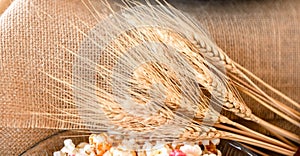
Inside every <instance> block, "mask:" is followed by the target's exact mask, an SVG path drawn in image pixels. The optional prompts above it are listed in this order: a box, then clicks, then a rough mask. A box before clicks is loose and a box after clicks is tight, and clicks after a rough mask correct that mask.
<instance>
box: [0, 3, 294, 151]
mask: <svg viewBox="0 0 300 156" xmlns="http://www.w3.org/2000/svg"><path fill="white" fill-rule="evenodd" d="M82 3H83V5H85V6H86V8H88V10H89V12H90V13H91V14H92V15H93V18H94V20H96V21H97V24H96V25H95V26H94V27H93V28H91V27H89V26H88V24H86V23H84V22H83V21H82V20H80V18H78V23H79V24H78V23H68V21H66V23H67V24H71V25H73V28H74V29H75V30H77V31H78V32H80V33H81V35H82V36H83V41H82V42H81V43H80V45H79V46H78V48H77V49H78V50H77V51H75V50H73V49H71V48H69V47H68V46H66V45H67V44H68V41H61V43H60V42H56V43H55V44H56V46H57V47H58V49H62V50H63V51H64V52H63V53H59V52H57V53H56V54H54V55H52V54H49V55H47V54H46V55H45V56H43V58H42V60H39V61H41V62H43V63H42V64H40V63H38V64H39V67H38V68H37V70H38V74H37V75H35V76H33V77H35V78H36V79H39V76H41V77H43V78H45V77H46V78H45V80H43V82H40V83H39V84H38V85H40V87H41V90H43V94H45V95H43V94H37V96H49V99H51V101H52V102H51V103H50V102H49V103H47V102H46V103H47V105H45V106H39V107H38V108H37V107H29V106H28V108H26V109H24V110H23V111H22V112H17V113H16V112H9V113H8V115H11V114H14V115H16V114H18V115H19V116H21V117H20V118H22V119H20V120H26V122H21V123H16V124H14V125H13V126H15V127H33V128H34V127H41V128H57V129H76V130H80V131H82V133H91V132H94V133H97V132H100V131H106V132H107V133H108V134H110V135H112V136H116V137H115V138H114V139H115V140H119V141H120V142H122V140H123V139H129V138H133V139H135V141H136V143H137V145H139V143H141V145H142V143H143V142H145V141H146V140H148V141H157V140H163V141H165V142H166V143H180V142H199V141H200V140H212V139H215V138H220V139H229V140H235V141H239V142H241V143H244V144H247V145H251V146H256V147H259V149H263V150H261V151H258V150H257V151H258V152H259V153H264V149H267V150H271V151H274V152H276V153H279V154H283V155H293V154H294V153H295V152H296V151H297V148H298V147H297V146H299V143H300V136H299V135H297V134H295V133H294V132H291V131H288V130H285V129H283V128H280V127H278V126H275V125H272V124H270V123H268V122H266V121H264V120H263V119H261V118H260V117H259V116H257V115H255V114H253V113H252V111H251V109H250V108H249V107H248V105H250V104H249V103H245V102H244V100H243V99H242V97H241V95H240V94H241V93H242V94H245V95H247V96H248V97H250V98H252V99H254V100H255V101H256V102H255V103H254V104H255V105H262V106H264V107H266V108H268V109H269V110H270V111H272V112H274V113H276V114H277V115H279V116H280V117H282V118H283V119H285V120H287V121H288V122H290V123H291V124H293V125H295V126H297V127H298V128H299V127H300V113H299V112H298V111H297V110H299V109H300V105H299V103H297V102H295V101H294V100H292V99H291V98H289V97H287V96H285V95H284V94H282V93H281V92H280V91H278V90H276V89H275V88H273V87H272V86H270V85H268V84H267V83H265V82H264V81H262V80H261V79H260V78H258V77H257V76H255V75H254V74H252V73H251V72H250V71H248V70H247V69H245V68H244V67H242V66H241V65H239V64H238V63H236V62H235V61H234V60H231V59H230V58H229V57H228V56H227V55H226V52H224V51H223V50H222V49H220V48H219V47H218V46H217V45H216V43H215V42H214V41H213V39H212V38H211V37H210V35H209V33H208V32H207V31H206V30H204V29H203V28H202V27H201V23H199V22H198V21H197V20H195V19H193V18H192V17H190V16H189V15H188V14H185V13H183V12H181V11H180V10H177V9H176V8H174V7H173V6H172V5H170V4H168V3H167V2H160V1H156V2H155V3H150V2H149V1H145V2H143V3H140V2H136V1H125V2H123V3H120V5H116V6H117V7H120V8H121V9H120V10H119V11H115V9H114V8H112V7H111V6H110V4H109V3H108V2H106V1H100V2H98V3H101V5H103V6H105V8H103V9H106V10H108V11H109V12H110V15H109V16H107V17H103V16H102V15H101V13H100V12H99V10H97V9H95V7H94V5H93V4H92V3H90V1H82ZM31 5H33V6H34V5H35V4H31ZM36 10H37V11H36V12H37V14H44V15H46V16H47V18H50V19H52V20H53V21H55V20H57V18H59V17H53V16H51V13H49V12H44V11H43V10H40V9H38V8H37V9H36ZM40 17H41V16H40ZM37 18H39V16H37ZM41 18H42V17H41ZM78 25H80V26H78ZM57 29H60V28H59V27H57ZM86 30H89V31H88V32H87V31H86ZM70 39H71V40H72V38H70ZM49 42H51V41H49ZM33 44H35V43H33ZM41 44H48V43H47V42H45V43H41ZM50 51H51V49H50ZM46 53H47V52H46ZM49 53H52V52H49ZM54 53H55V52H54ZM48 57H49V58H48ZM66 58H68V59H66ZM43 59H45V60H47V61H44V60H43ZM0 63H1V62H0ZM3 63H5V61H3ZM33 63H34V62H33ZM44 63H45V64H44ZM50 66H53V67H62V66H63V68H51V67H50ZM25 86H26V85H25ZM259 86H263V87H264V90H263V89H261V88H260V87H259ZM266 92H268V93H270V92H272V94H276V95H278V97H280V98H281V99H284V100H283V102H281V101H279V100H278V99H275V98H274V97H272V96H270V95H269V94H267V93H266ZM254 104H253V105H254ZM14 107H15V108H18V106H14ZM294 108H296V109H294ZM221 111H227V112H232V113H233V114H234V115H236V116H238V117H240V118H242V119H244V120H249V121H251V122H254V123H257V124H259V125H260V126H262V127H263V128H265V129H266V130H268V131H270V132H271V133H272V134H273V136H272V137H271V136H268V135H265V134H262V133H259V132H257V131H254V130H252V129H250V128H248V127H247V125H243V124H240V123H237V122H234V121H232V120H230V119H229V118H228V117H226V116H224V115H222V113H220V112H221ZM4 115H5V114H4ZM24 118H26V119H24ZM17 119H18V118H17ZM3 121H4V119H3ZM41 121H43V122H41ZM45 121H46V122H45ZM3 123H4V125H5V124H6V123H7V125H8V123H9V121H4V122H3ZM28 125H29V126H28ZM2 126H3V125H2ZM133 148H139V146H137V147H133Z"/></svg>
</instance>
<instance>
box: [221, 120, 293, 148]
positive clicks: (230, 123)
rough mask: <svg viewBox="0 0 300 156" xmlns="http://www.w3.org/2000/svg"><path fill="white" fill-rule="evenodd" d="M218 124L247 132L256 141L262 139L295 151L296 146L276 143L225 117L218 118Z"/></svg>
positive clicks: (276, 141)
mask: <svg viewBox="0 0 300 156" xmlns="http://www.w3.org/2000/svg"><path fill="white" fill-rule="evenodd" d="M220 122H221V123H225V124H229V125H233V126H235V127H237V128H239V129H241V130H243V131H246V132H249V133H251V134H252V135H251V136H253V135H254V137H255V138H257V139H260V140H262V139H263V140H265V141H268V142H269V143H275V144H277V145H279V146H282V147H285V148H288V149H290V150H296V148H295V147H296V146H294V145H293V144H291V143H290V142H285V143H283V142H280V141H278V140H276V139H274V138H271V137H268V136H266V135H264V134H261V133H259V132H256V131H254V130H252V129H250V128H248V127H245V126H244V125H241V124H239V123H236V122H233V121H231V120H229V119H228V118H227V117H225V116H220Z"/></svg>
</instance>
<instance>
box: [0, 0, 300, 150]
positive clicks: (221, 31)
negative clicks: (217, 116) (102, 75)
mask: <svg viewBox="0 0 300 156" xmlns="http://www.w3.org/2000/svg"><path fill="white" fill-rule="evenodd" d="M170 3H171V4H173V5H175V7H176V8H178V9H180V10H182V11H185V12H186V13H188V14H190V15H192V16H194V17H195V18H196V19H197V20H199V21H200V22H201V23H202V25H203V26H204V27H205V28H206V29H207V30H208V31H209V32H210V34H211V36H212V38H213V39H214V40H215V41H216V43H217V44H218V45H219V47H220V48H221V49H223V50H224V51H225V52H226V53H227V54H228V55H229V56H230V57H231V58H232V59H233V60H235V61H237V62H238V63H240V64H241V65H243V66H244V67H245V68H247V69H249V70H250V71H252V72H253V73H255V74H256V75H257V76H258V77H260V78H262V79H263V80H265V81H266V82H267V83H269V84H271V85H272V86H274V87H275V88H277V89H279V90H280V91H282V92H283V93H285V94H286V95H288V96H290V97H291V98H293V99H295V100H296V101H300V97H299V93H300V79H299V77H300V72H299V66H300V62H299V61H298V60H299V59H300V21H299V19H300V10H299V8H300V1H297V0H294V1H263V2H257V1H208V2H206V1H205V2H202V1H192V0H188V1H179V0H178V1H170ZM93 5H94V7H95V8H96V9H97V10H98V11H99V14H101V17H102V18H104V17H105V16H107V15H108V13H109V11H108V9H107V8H106V7H104V6H103V5H101V4H100V3H93ZM99 20H101V18H99ZM95 24H97V20H95V18H94V16H93V14H92V13H91V12H90V10H88V9H87V8H86V6H84V5H83V4H82V3H81V2H80V1H76V0H74V1H40V0H30V1H22V0H16V1H14V2H13V3H12V4H11V5H10V7H9V8H8V9H7V10H6V11H5V12H4V13H3V14H2V15H1V17H0V40H1V42H0V49H1V50H0V58H1V59H0V104H1V107H0V112H1V113H0V132H1V133H0V135H1V141H0V142H1V144H0V155H18V154H20V153H22V152H23V151H25V150H27V149H28V148H30V147H32V146H33V145H34V144H36V143H37V142H38V141H40V140H43V139H44V138H46V137H47V136H50V135H52V134H54V133H56V132H57V131H58V130H56V129H76V128H82V127H80V126H78V125H73V124H69V123H65V122H62V121H59V120H51V119H49V118H48V117H41V116H37V115H35V114H33V113H29V112H39V113H40V112H42V113H56V111H57V110H54V109H53V107H52V105H56V106H59V107H61V108H62V109H64V110H71V109H72V108H70V106H69V105H67V104H65V103H64V102H62V101H57V100H56V99H55V98H53V96H50V95H49V89H50V90H51V89H52V90H54V91H56V93H57V95H58V96H62V95H63V94H62V93H61V92H59V91H57V90H55V88H51V86H49V84H53V83H55V82H53V80H51V79H50V78H49V77H47V76H45V74H43V73H42V72H41V71H45V72H47V73H50V74H52V75H55V76H57V77H58V78H64V77H65V75H66V74H69V73H66V72H65V71H67V70H69V71H70V69H72V63H70V64H68V63H66V62H72V61H73V58H72V57H71V56H70V55H69V53H68V52H67V51H66V49H64V48H62V47H61V46H58V45H63V46H64V47H67V48H68V49H70V50H72V51H75V52H76V50H77V49H78V48H79V46H80V44H81V41H82V39H83V38H84V36H83V34H82V33H81V32H80V31H79V29H80V30H82V31H83V32H88V31H89V28H92V27H93V26H94V25H95ZM62 59H63V60H65V61H64V62H62V61H61V60H62ZM66 81H71V80H66ZM245 101H246V103H248V105H249V107H250V108H251V109H252V110H253V112H254V113H255V114H257V115H259V116H260V117H262V118H264V119H266V120H274V121H276V120H275V119H279V117H277V116H276V115H275V114H274V113H271V112H270V111H268V110H267V109H265V108H264V107H262V106H259V105H257V104H256V103H255V102H254V101H251V100H249V99H245ZM67 108H68V109H67ZM227 115H228V116H230V117H231V118H232V119H238V118H236V117H235V116H233V115H231V114H227ZM62 119H65V120H69V121H78V120H79V119H78V118H76V117H62ZM280 121H281V120H280ZM280 125H281V126H282V127H284V128H288V129H290V130H292V131H296V130H297V128H296V127H294V126H291V125H290V124H288V123H285V122H280Z"/></svg>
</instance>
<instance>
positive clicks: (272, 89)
mask: <svg viewBox="0 0 300 156" xmlns="http://www.w3.org/2000/svg"><path fill="white" fill-rule="evenodd" d="M233 63H234V64H235V66H236V67H238V68H239V69H240V70H241V71H244V72H245V73H246V74H248V75H249V76H250V77H252V78H254V79H255V80H256V81H258V82H259V83H261V84H263V85H264V86H265V87H267V88H268V89H270V90H271V91H273V92H274V93H276V94H277V95H279V96H280V97H282V98H284V99H285V100H287V101H288V102H290V103H291V104H293V105H294V106H296V107H297V108H298V109H300V104H299V103H297V102H296V101H294V100H293V99H291V98H290V97H288V96H286V95H284V94H283V93H282V92H280V91H278V90H277V89H275V88H274V87H272V86H270V85H269V84H267V83H266V82H264V81H263V80H262V79H260V78H259V77H257V76H255V75H254V74H253V73H251V72H250V71H249V70H247V69H246V68H244V67H242V66H241V65H239V64H238V63H236V62H233Z"/></svg>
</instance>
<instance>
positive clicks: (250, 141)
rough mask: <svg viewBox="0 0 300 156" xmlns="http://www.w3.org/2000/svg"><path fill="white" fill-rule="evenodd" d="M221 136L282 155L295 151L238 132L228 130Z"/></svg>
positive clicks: (291, 153)
mask: <svg viewBox="0 0 300 156" xmlns="http://www.w3.org/2000/svg"><path fill="white" fill-rule="evenodd" d="M224 135H225V136H223V138H224V139H232V140H235V141H239V142H243V143H246V144H251V145H255V146H257V147H262V148H265V149H268V150H270V151H274V152H277V153H280V154H283V155H293V154H294V153H295V151H291V150H288V149H285V148H282V147H278V146H275V145H272V144H269V143H265V142H262V141H259V140H256V139H252V138H248V137H245V136H242V135H238V134H233V133H229V132H224Z"/></svg>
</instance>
